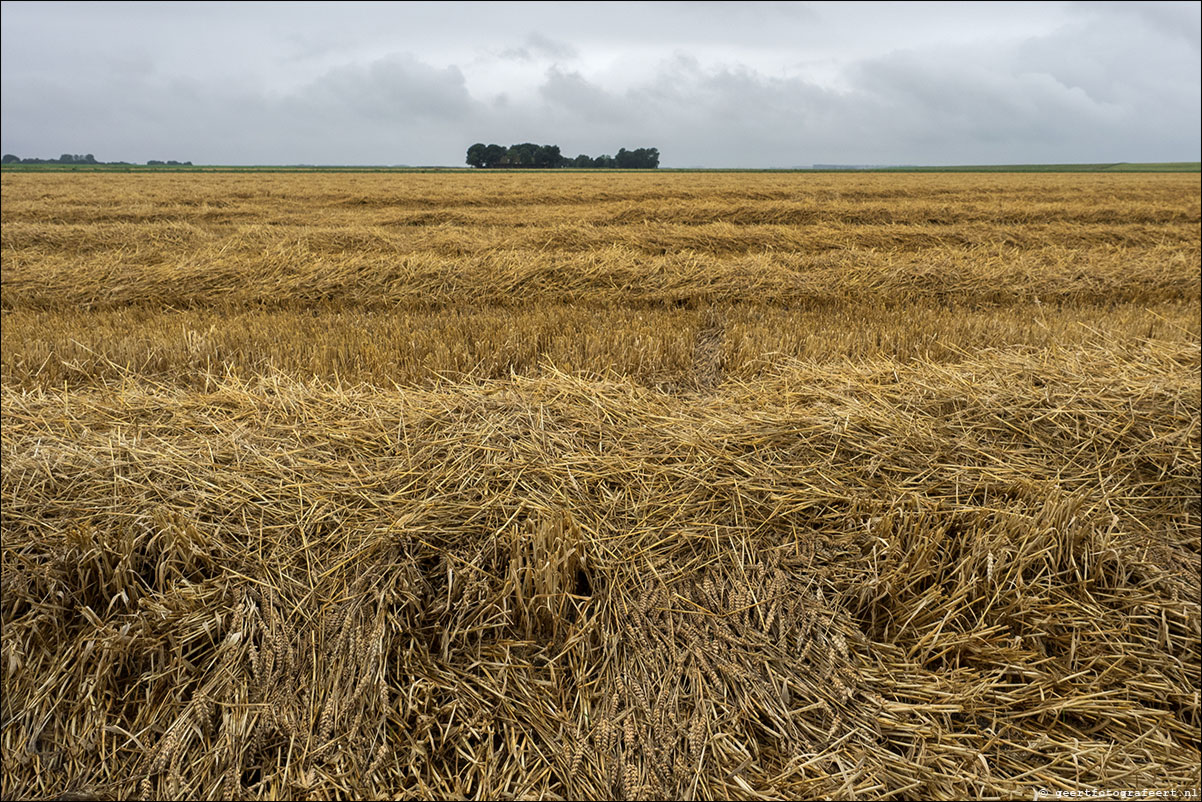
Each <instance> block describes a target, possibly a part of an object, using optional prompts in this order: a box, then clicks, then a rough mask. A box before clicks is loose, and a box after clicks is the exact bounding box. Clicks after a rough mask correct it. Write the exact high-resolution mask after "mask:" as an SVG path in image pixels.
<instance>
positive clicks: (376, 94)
mask: <svg viewBox="0 0 1202 802" xmlns="http://www.w3.org/2000/svg"><path fill="white" fill-rule="evenodd" d="M287 102H288V103H289V104H292V105H295V106H297V107H299V108H300V109H304V110H307V111H309V112H311V113H314V114H323V113H330V112H331V111H332V112H334V113H337V114H341V115H345V116H346V117H348V118H351V119H356V118H362V119H370V120H385V121H387V120H412V119H415V118H416V119H424V118H429V119H435V120H457V119H463V118H464V117H466V116H467V115H468V113H469V107H470V105H471V101H470V98H469V96H468V92H467V84H466V82H465V80H464V77H463V73H462V72H461V71H460V70H459V68H458V67H454V66H451V67H443V68H438V67H432V66H430V65H429V64H425V63H423V62H421V61H418V60H417V59H416V58H414V57H413V56H410V55H396V56H392V57H389V58H386V59H381V60H379V61H375V62H373V63H371V64H368V65H366V66H357V65H356V66H348V67H340V68H338V69H335V70H332V71H331V72H329V73H327V74H326V75H324V76H322V77H321V78H319V79H318V80H317V81H315V82H314V83H312V84H310V85H309V86H307V87H304V88H303V89H302V90H301V91H300V92H299V93H298V94H297V95H295V96H293V97H291V98H289V99H288V100H287Z"/></svg>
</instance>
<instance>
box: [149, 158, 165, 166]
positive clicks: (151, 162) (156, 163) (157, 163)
mask: <svg viewBox="0 0 1202 802" xmlns="http://www.w3.org/2000/svg"><path fill="white" fill-rule="evenodd" d="M146 166H147V167H162V166H163V162H161V161H159V160H158V159H147V160H146Z"/></svg>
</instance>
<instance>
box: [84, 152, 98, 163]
mask: <svg viewBox="0 0 1202 802" xmlns="http://www.w3.org/2000/svg"><path fill="white" fill-rule="evenodd" d="M83 163H84V164H96V157H95V156H93V155H92V154H91V153H89V154H88V155H86V156H84V157H83Z"/></svg>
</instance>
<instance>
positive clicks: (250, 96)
mask: <svg viewBox="0 0 1202 802" xmlns="http://www.w3.org/2000/svg"><path fill="white" fill-rule="evenodd" d="M1200 9H1202V4H1200V3H1198V2H1181V3H1178V2H1167V3H1156V2H1133V3H1125V2H1123V3H1078V2H1038V3H1011V2H1007V3H946V2H938V3H896V2H889V3H870V2H862V3H823V2H818V3H757V2H719V3H704V2H684V3H646V2H644V3H620V2H603V3H598V2H587V3H565V2H559V3H551V2H537V3H506V2H497V1H496V0H490V2H483V3H452V2H439V3H356V2H339V3H297V2H288V3H243V2H236V3H166V2H158V3H145V2H135V3H105V2H89V3H64V2H56V3H34V2H4V3H2V4H0V15H2V24H0V44H2V49H0V66H2V70H0V89H2V91H0V150H2V151H3V152H4V153H12V154H15V155H18V156H21V157H30V156H36V157H42V158H47V157H57V156H58V155H59V154H62V153H79V154H84V153H92V154H95V156H96V158H97V159H98V160H100V161H118V160H120V161H131V162H145V161H146V160H148V159H162V160H167V159H176V160H180V161H192V162H194V163H196V164H231V165H232V164H340V165H367V164H381V165H384V164H387V165H391V164H409V165H459V166H462V165H463V164H464V158H465V152H466V150H467V148H468V146H469V145H471V144H472V143H474V142H485V143H492V142H495V143H498V144H502V145H509V144H513V143H517V142H527V141H529V142H537V143H540V144H557V145H559V146H560V148H561V150H562V152H563V153H564V154H565V155H568V156H575V155H576V154H579V153H586V154H589V155H592V156H596V155H599V154H602V153H606V154H611V155H612V154H614V153H616V152H617V150H618V149H619V148H621V147H625V148H628V149H634V148H638V147H657V148H659V150H660V153H661V161H660V164H661V166H663V167H746V168H769V167H798V166H801V167H805V166H810V165H812V164H859V165H876V164H881V165H884V164H914V165H917V164H922V165H951V164H1016V163H1072V162H1086V163H1091V162H1119V161H1198V160H1199V159H1200V158H1202V157H1200V156H1199V152H1200V150H1202V133H1200V131H1202V112H1200V103H1202V101H1200V97H1202V86H1200V75H1202V56H1200V40H1202V21H1200V19H1202V17H1200Z"/></svg>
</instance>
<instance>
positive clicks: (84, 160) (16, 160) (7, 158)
mask: <svg viewBox="0 0 1202 802" xmlns="http://www.w3.org/2000/svg"><path fill="white" fill-rule="evenodd" d="M0 163H3V164H95V165H116V166H120V165H125V166H130V162H98V161H96V157H95V156H93V155H92V154H91V153H87V154H85V155H83V156H81V155H79V154H78V153H64V154H63V155H62V156H59V157H58V158H57V159H22V158H21V157H19V156H14V155H13V154H11V153H5V154H4V156H3V157H2V158H0ZM146 164H147V166H149V167H156V166H158V167H191V166H192V162H179V161H175V160H171V161H157V160H155V159H151V160H150V161H148V162H146Z"/></svg>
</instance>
